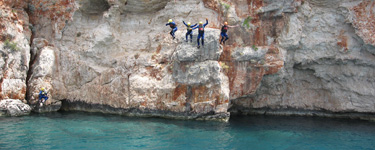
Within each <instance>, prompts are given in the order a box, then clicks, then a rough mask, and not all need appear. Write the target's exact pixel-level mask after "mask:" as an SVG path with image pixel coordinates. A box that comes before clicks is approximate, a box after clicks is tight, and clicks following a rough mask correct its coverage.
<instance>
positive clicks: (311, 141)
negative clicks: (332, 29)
mask: <svg viewBox="0 0 375 150" xmlns="http://www.w3.org/2000/svg"><path fill="white" fill-rule="evenodd" d="M0 149H1V150H7V149H12V150H13V149H41V150H45V149H64V150H73V149H74V150H77V149H78V150H79V149H89V150H93V149H111V150H115V149H131V150H133V149H171V150H175V149H193V150H206V149H215V150H219V149H229V150H230V149H241V150H373V149H375V122H368V121H360V120H346V119H328V118H314V117H275V116H241V117H235V116H232V117H231V119H230V121H229V122H228V123H223V122H212V121H211V122H210V121H192V120H190V121H186V120H170V119H161V118H136V117H124V116H117V115H101V114H93V113H82V112H69V113H68V112H58V113H48V114H39V115H38V114H33V115H31V116H24V117H0Z"/></svg>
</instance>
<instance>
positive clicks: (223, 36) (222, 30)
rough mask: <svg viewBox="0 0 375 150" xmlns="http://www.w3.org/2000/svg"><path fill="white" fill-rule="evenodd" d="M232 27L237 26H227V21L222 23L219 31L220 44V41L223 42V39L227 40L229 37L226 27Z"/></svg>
mask: <svg viewBox="0 0 375 150" xmlns="http://www.w3.org/2000/svg"><path fill="white" fill-rule="evenodd" d="M233 27H238V25H237V26H229V25H228V22H224V25H223V26H222V27H221V33H220V36H221V40H220V44H221V43H223V44H225V41H227V40H228V39H229V37H228V34H227V31H228V28H233Z"/></svg>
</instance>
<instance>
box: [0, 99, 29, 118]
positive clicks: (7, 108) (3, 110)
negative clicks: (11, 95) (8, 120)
mask: <svg viewBox="0 0 375 150" xmlns="http://www.w3.org/2000/svg"><path fill="white" fill-rule="evenodd" d="M30 112H31V107H30V106H29V105H27V104H24V103H23V102H22V101H20V100H15V99H5V100H2V101H0V116H24V115H28V114H29V113H30Z"/></svg>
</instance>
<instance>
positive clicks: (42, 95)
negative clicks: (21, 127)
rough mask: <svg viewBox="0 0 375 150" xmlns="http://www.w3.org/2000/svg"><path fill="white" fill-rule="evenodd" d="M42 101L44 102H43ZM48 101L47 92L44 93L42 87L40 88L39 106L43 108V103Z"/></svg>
mask: <svg viewBox="0 0 375 150" xmlns="http://www.w3.org/2000/svg"><path fill="white" fill-rule="evenodd" d="M43 99H44V101H43ZM47 100H48V96H47V92H46V91H45V89H44V87H42V88H41V89H40V92H39V103H40V106H43V103H44V102H46V101H47Z"/></svg>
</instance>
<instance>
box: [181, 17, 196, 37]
mask: <svg viewBox="0 0 375 150" xmlns="http://www.w3.org/2000/svg"><path fill="white" fill-rule="evenodd" d="M182 22H183V23H184V25H185V26H186V27H187V32H186V42H188V39H189V35H190V42H193V28H194V27H195V26H197V24H195V25H191V23H190V22H188V23H187V24H186V23H185V21H182Z"/></svg>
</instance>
